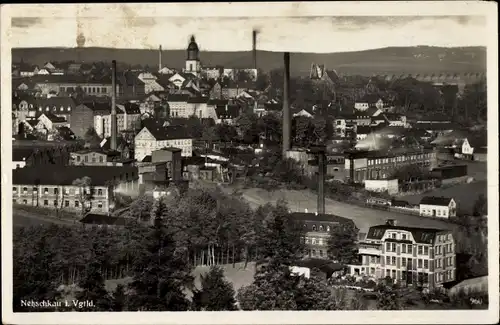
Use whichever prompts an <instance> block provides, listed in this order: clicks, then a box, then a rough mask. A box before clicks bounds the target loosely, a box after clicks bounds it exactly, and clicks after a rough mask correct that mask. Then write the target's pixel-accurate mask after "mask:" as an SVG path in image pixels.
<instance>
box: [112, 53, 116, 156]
mask: <svg viewBox="0 0 500 325" xmlns="http://www.w3.org/2000/svg"><path fill="white" fill-rule="evenodd" d="M111 87H112V88H113V89H112V90H111V143H110V147H111V150H116V133H117V130H116V128H117V124H116V60H113V62H112V67H111Z"/></svg>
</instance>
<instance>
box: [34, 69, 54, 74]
mask: <svg viewBox="0 0 500 325" xmlns="http://www.w3.org/2000/svg"><path fill="white" fill-rule="evenodd" d="M37 74H41V75H49V74H51V73H50V72H49V71H48V70H47V69H45V68H42V69H40V70H38V73H37Z"/></svg>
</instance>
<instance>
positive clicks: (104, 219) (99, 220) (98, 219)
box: [80, 213, 126, 226]
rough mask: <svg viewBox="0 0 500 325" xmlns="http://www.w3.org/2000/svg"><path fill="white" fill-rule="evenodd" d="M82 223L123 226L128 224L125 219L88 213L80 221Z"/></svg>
mask: <svg viewBox="0 0 500 325" xmlns="http://www.w3.org/2000/svg"><path fill="white" fill-rule="evenodd" d="M80 222H81V223H86V224H94V225H114V226H123V225H125V223H126V220H125V218H119V217H112V216H109V215H106V214H96V213H88V214H87V215H85V217H83V218H82V219H81V220H80Z"/></svg>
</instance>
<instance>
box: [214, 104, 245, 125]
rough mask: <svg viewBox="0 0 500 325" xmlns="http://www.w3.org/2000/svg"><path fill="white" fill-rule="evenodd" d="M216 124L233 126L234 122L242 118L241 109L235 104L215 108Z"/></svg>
mask: <svg viewBox="0 0 500 325" xmlns="http://www.w3.org/2000/svg"><path fill="white" fill-rule="evenodd" d="M215 114H216V118H215V123H216V124H221V123H227V124H233V123H234V121H235V120H236V119H237V118H238V117H239V116H240V108H239V107H238V106H237V105H234V104H226V105H217V106H216V107H215Z"/></svg>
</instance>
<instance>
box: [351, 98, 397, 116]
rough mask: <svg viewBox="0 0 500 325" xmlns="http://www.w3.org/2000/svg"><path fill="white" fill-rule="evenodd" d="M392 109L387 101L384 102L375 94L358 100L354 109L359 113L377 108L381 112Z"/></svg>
mask: <svg viewBox="0 0 500 325" xmlns="http://www.w3.org/2000/svg"><path fill="white" fill-rule="evenodd" d="M389 107H390V105H389V103H388V102H387V101H384V100H383V99H382V98H381V97H380V96H378V95H375V94H367V95H365V96H364V97H363V98H361V99H359V100H356V102H355V103H354V109H355V110H358V111H366V110H368V109H369V108H377V109H378V110H380V111H381V112H383V111H385V110H386V109H388V108H389Z"/></svg>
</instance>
